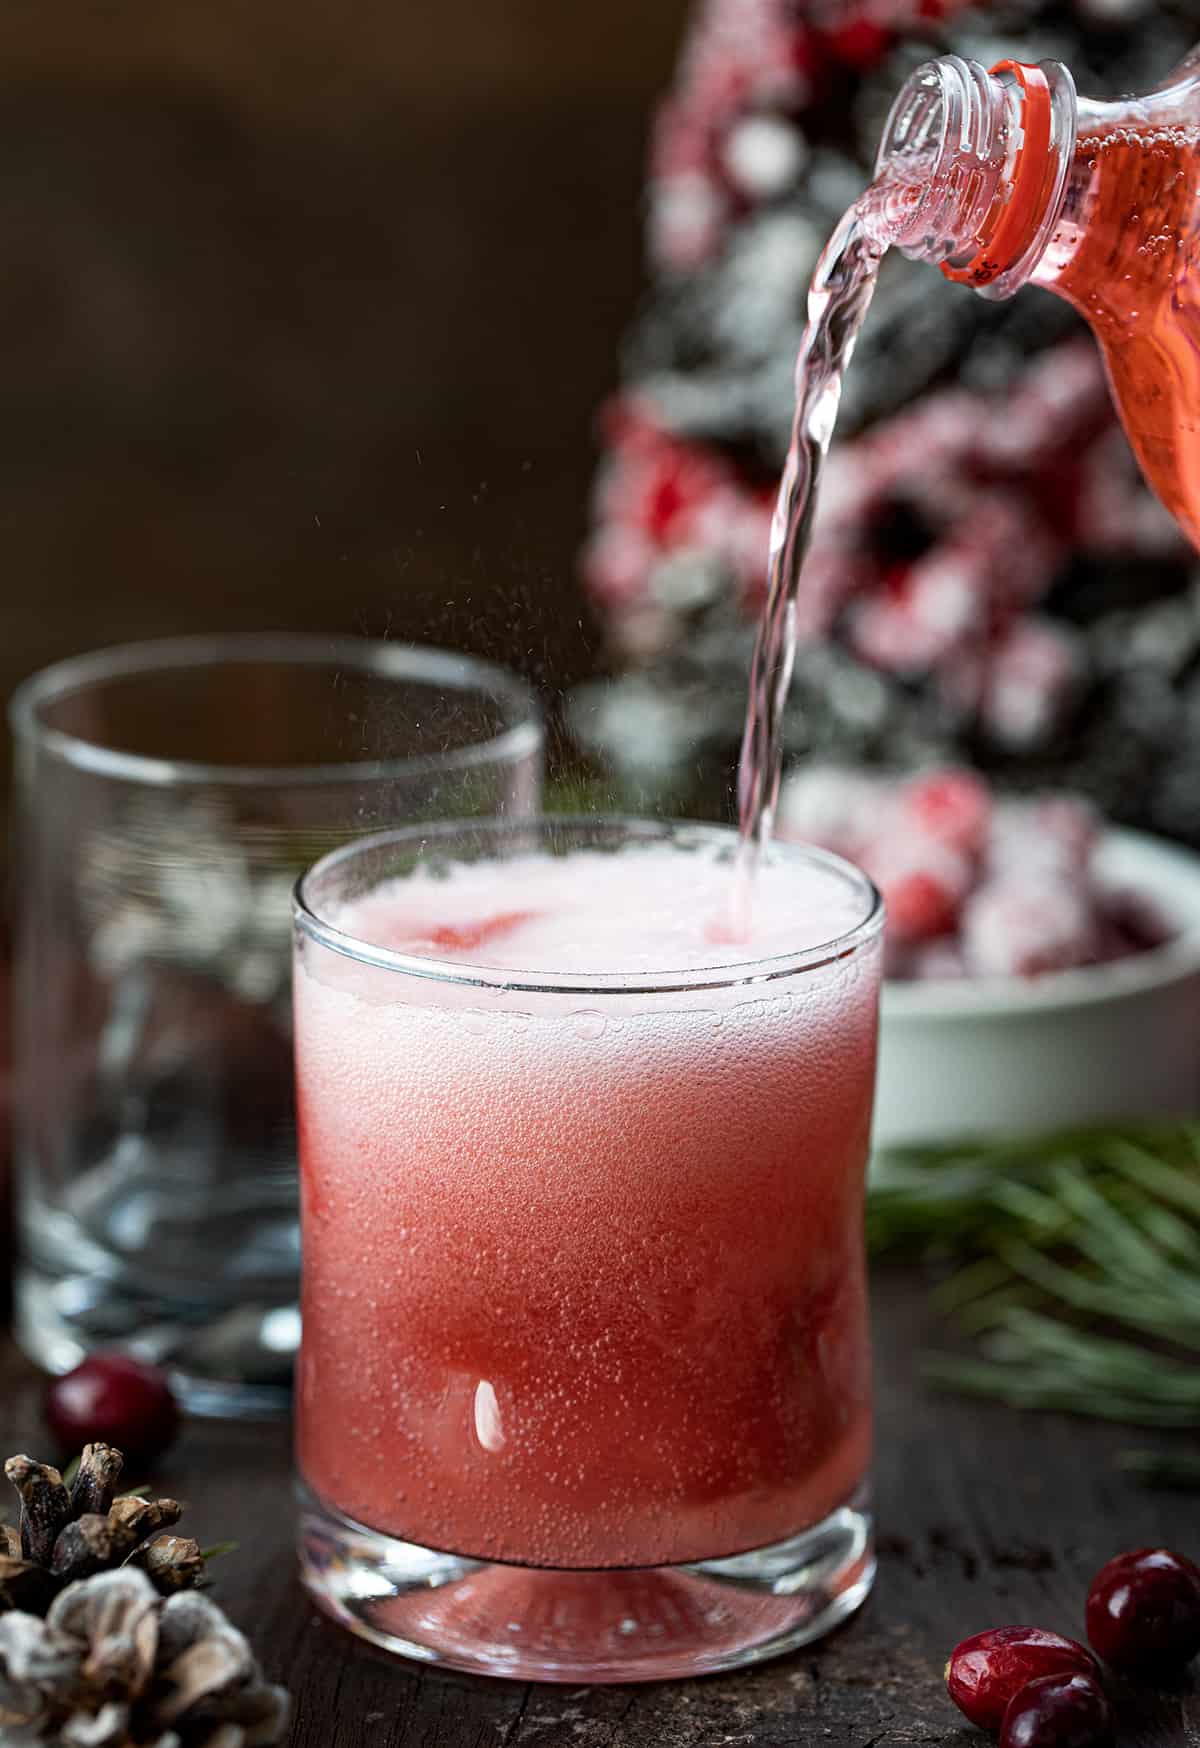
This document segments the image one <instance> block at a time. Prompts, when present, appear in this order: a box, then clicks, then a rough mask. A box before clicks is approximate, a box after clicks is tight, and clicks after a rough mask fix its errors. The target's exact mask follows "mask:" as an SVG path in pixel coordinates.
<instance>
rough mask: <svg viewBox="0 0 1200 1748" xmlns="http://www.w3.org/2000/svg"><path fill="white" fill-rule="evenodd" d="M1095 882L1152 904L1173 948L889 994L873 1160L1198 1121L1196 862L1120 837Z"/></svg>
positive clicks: (1199, 879) (1110, 844) (1101, 859)
mask: <svg viewBox="0 0 1200 1748" xmlns="http://www.w3.org/2000/svg"><path fill="white" fill-rule="evenodd" d="M1097 869H1098V872H1099V874H1100V877H1101V878H1102V879H1103V880H1104V881H1105V883H1106V884H1108V885H1111V886H1115V887H1130V888H1132V889H1135V890H1137V891H1139V892H1144V893H1145V894H1146V895H1147V896H1148V897H1150V898H1152V899H1154V900H1155V901H1156V902H1157V904H1158V906H1159V908H1160V909H1161V910H1162V911H1163V913H1164V914H1165V915H1166V917H1167V918H1168V919H1169V920H1170V921H1171V922H1172V923H1173V924H1174V926H1175V930H1176V933H1175V935H1174V937H1173V939H1172V940H1171V941H1170V942H1168V943H1167V945H1166V946H1163V947H1157V948H1154V949H1153V950H1152V951H1150V952H1146V953H1139V954H1136V955H1134V956H1133V957H1132V958H1129V959H1122V960H1119V961H1118V962H1117V963H1115V964H1112V965H1097V966H1090V967H1088V968H1087V969H1085V970H1081V971H1063V972H1058V973H1056V974H1053V975H1049V976H1046V977H1044V978H1040V979H1037V980H1031V981H1029V982H1023V981H1021V980H1019V979H1016V978H1003V979H992V978H989V979H974V980H970V979H964V980H963V981H962V982H945V983H887V984H885V986H884V992H883V1005H882V1014H881V1030H880V1045H879V1089H878V1094H877V1097H876V1102H875V1143H874V1144H875V1147H876V1149H877V1150H883V1149H886V1148H888V1147H898V1146H907V1145H911V1144H914V1143H920V1142H942V1141H954V1140H958V1139H960V1138H962V1137H966V1136H988V1135H1030V1134H1036V1133H1038V1132H1039V1131H1046V1130H1051V1129H1058V1128H1071V1127H1073V1126H1075V1125H1077V1124H1090V1123H1104V1122H1111V1121H1115V1120H1121V1119H1124V1118H1145V1117H1165V1116H1184V1115H1188V1114H1191V1113H1193V1112H1194V1111H1196V1110H1197V1108H1200V856H1197V855H1195V854H1193V853H1192V852H1191V851H1190V850H1184V849H1180V848H1179V847H1178V846H1177V845H1174V844H1168V843H1165V842H1163V841H1162V840H1161V839H1158V838H1152V837H1146V836H1143V835H1142V834H1140V833H1136V832H1116V831H1114V832H1110V833H1109V834H1108V836H1107V837H1106V838H1105V840H1104V843H1103V844H1102V846H1101V847H1100V849H1099V850H1098V851H1097Z"/></svg>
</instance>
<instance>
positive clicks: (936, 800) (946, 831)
mask: <svg viewBox="0 0 1200 1748" xmlns="http://www.w3.org/2000/svg"><path fill="white" fill-rule="evenodd" d="M901 809H902V812H903V816H904V818H905V819H906V820H909V819H911V820H912V822H913V824H914V825H915V826H916V827H917V828H918V829H919V830H920V831H923V832H925V833H927V835H928V836H929V837H931V838H937V839H939V841H941V842H942V843H947V844H950V845H951V846H952V847H953V848H954V849H956V850H961V851H962V852H963V854H964V855H967V856H977V855H979V854H980V852H981V851H982V850H983V847H984V845H985V844H986V842H987V835H988V825H989V822H990V819H991V811H992V802H991V796H990V795H989V794H988V791H987V785H986V784H985V783H984V782H983V781H982V779H981V778H979V777H977V776H976V775H975V773H974V772H973V771H931V772H930V773H929V774H928V775H927V776H924V777H917V778H916V779H914V781H913V782H912V783H910V784H909V785H908V788H907V789H906V791H905V793H904V795H903V797H902V800H901Z"/></svg>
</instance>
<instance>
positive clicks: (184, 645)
mask: <svg viewBox="0 0 1200 1748" xmlns="http://www.w3.org/2000/svg"><path fill="white" fill-rule="evenodd" d="M271 660H274V661H276V662H278V663H279V664H280V665H281V666H284V667H288V666H292V667H321V666H325V665H329V664H333V665H339V664H340V665H342V666H344V667H348V668H349V667H353V668H356V669H357V670H358V671H359V672H360V673H364V674H374V675H378V676H379V677H381V678H383V679H394V680H414V681H425V682H428V683H430V684H433V685H438V686H441V687H443V688H446V689H450V690H454V691H463V692H465V691H477V692H482V693H489V694H491V695H493V696H494V697H496V698H497V699H500V700H502V701H504V702H505V703H507V704H510V705H511V706H512V707H513V709H514V713H515V714H516V716H517V719H516V720H515V721H513V722H511V723H510V724H509V725H508V726H507V727H506V728H503V729H501V730H500V731H499V732H498V733H496V734H493V735H489V736H488V737H487V738H486V739H485V740H478V741H471V742H469V743H468V744H467V745H466V746H462V747H455V748H454V749H452V750H451V751H448V752H439V753H413V754H409V755H406V756H405V757H403V758H394V759H357V758H347V759H337V760H332V761H329V762H326V763H321V764H300V765H224V764H220V763H215V762H209V761H207V760H199V759H158V758H154V757H153V756H152V755H151V754H148V753H135V752H128V751H125V750H123V749H121V748H119V747H111V746H106V745H104V743H103V742H102V741H98V740H89V739H88V738H87V736H86V735H79V734H73V733H71V732H70V731H69V730H67V729H60V728H51V727H50V726H49V725H48V724H47V723H45V722H44V721H43V720H42V717H41V714H40V713H41V712H42V711H43V710H44V709H45V708H46V706H47V705H49V704H51V703H54V702H57V700H59V699H60V698H63V697H66V696H67V695H68V694H70V693H71V692H77V691H82V690H83V689H84V688H86V687H87V686H91V685H96V684H98V683H100V682H102V681H105V680H120V679H130V678H136V677H139V676H143V675H149V674H152V673H155V672H159V673H162V672H169V671H170V670H171V669H172V668H190V669H197V668H204V667H237V666H239V665H242V664H246V665H249V664H250V663H253V662H266V661H271ZM8 720H9V726H10V729H11V731H12V734H13V737H14V739H17V740H23V741H28V742H30V743H33V744H36V745H37V746H38V747H39V748H41V749H43V750H45V751H46V752H49V753H51V754H53V755H54V756H55V757H56V758H58V759H61V760H62V762H63V763H64V764H68V765H71V766H74V767H75V769H77V770H80V771H89V772H92V773H94V774H95V775H97V776H102V777H114V778H123V779H125V780H126V781H128V782H131V783H141V784H145V785H160V786H166V785H178V786H183V785H197V786H199V785H225V786H230V785H233V786H246V787H252V786H259V787H261V786H264V785H268V784H279V785H284V784H291V785H297V786H305V785H316V784H322V783H338V782H345V781H346V780H347V777H348V775H349V774H350V773H354V772H357V773H358V774H359V775H360V776H363V775H366V774H369V775H370V777H371V779H372V780H374V781H385V780H387V779H390V778H398V777H407V776H419V775H424V774H426V773H430V772H435V771H455V770H469V769H471V768H473V767H474V766H477V765H487V764H491V763H493V762H498V761H502V760H505V759H513V760H515V759H518V758H522V757H525V756H527V755H528V754H530V753H534V752H536V751H537V749H538V747H539V746H540V745H541V741H542V708H541V705H540V703H539V702H538V698H537V694H536V693H535V692H534V689H533V687H532V686H531V685H529V683H528V682H527V681H525V680H523V679H522V678H521V677H520V675H518V674H514V673H512V672H511V671H510V670H509V669H507V668H505V667H502V666H501V665H500V664H499V663H497V662H491V661H487V660H485V659H484V658H483V657H480V656H473V655H460V654H458V653H457V652H456V651H454V650H448V649H443V648H442V647H441V646H440V645H438V644H425V643H390V642H387V641H386V640H385V639H383V638H369V637H347V636H334V637H325V636H323V635H322V634H321V633H320V632H308V631H298V632H297V631H289V632H274V631H232V632H201V633H195V634H190V635H187V636H182V637H161V638H146V639H140V640H137V641H135V642H131V643H121V644H113V645H110V646H108V647H106V648H104V649H97V650H89V651H87V652H86V653H85V654H83V655H75V656H66V657H65V658H64V659H63V660H62V661H57V662H52V663H50V665H49V666H48V667H44V668H40V669H38V670H37V672H36V673H33V674H30V675H29V676H28V677H27V678H26V679H24V680H22V681H21V682H20V684H19V685H18V686H17V687H16V689H15V691H14V692H13V694H12V696H11V697H10V699H9V701H8Z"/></svg>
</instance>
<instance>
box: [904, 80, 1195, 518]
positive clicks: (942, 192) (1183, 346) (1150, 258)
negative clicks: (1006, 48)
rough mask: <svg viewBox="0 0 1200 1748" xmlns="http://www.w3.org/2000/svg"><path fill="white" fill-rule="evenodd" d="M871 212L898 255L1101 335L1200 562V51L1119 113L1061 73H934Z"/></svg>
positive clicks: (1162, 492)
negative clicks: (1057, 304) (1080, 319)
mask: <svg viewBox="0 0 1200 1748" xmlns="http://www.w3.org/2000/svg"><path fill="white" fill-rule="evenodd" d="M869 211H870V218H871V222H872V227H873V228H874V227H875V226H878V232H879V234H880V239H881V241H886V242H887V243H889V244H891V245H893V246H895V247H897V248H899V249H900V250H901V251H902V253H904V254H905V255H907V256H909V257H910V258H911V259H914V260H921V261H929V262H933V263H936V264H937V265H939V266H940V267H941V270H942V272H943V273H944V274H945V275H946V276H947V277H948V278H950V279H954V280H958V281H960V282H961V283H963V284H965V285H971V286H974V287H975V289H976V290H977V291H979V292H980V293H981V294H982V295H983V296H985V297H1008V296H1011V294H1012V293H1013V292H1015V291H1016V290H1018V289H1019V288H1020V287H1021V286H1023V285H1027V284H1028V285H1040V286H1044V287H1045V288H1046V290H1048V291H1053V292H1056V293H1057V294H1058V296H1059V297H1063V298H1065V299H1066V300H1067V302H1068V303H1070V304H1072V305H1073V306H1074V307H1075V308H1076V309H1077V310H1078V311H1079V312H1080V314H1081V315H1083V316H1084V317H1085V318H1086V320H1087V321H1088V323H1089V324H1090V326H1091V328H1092V331H1093V333H1094V334H1095V335H1096V338H1097V339H1098V341H1099V343H1100V346H1101V349H1102V351H1103V353H1104V358H1105V361H1106V363H1107V366H1108V373H1109V379H1110V382H1111V384H1112V390H1113V396H1114V399H1115V401H1116V405H1117V409H1118V411H1119V413H1120V415H1121V419H1122V421H1123V423H1124V426H1125V429H1126V431H1127V433H1128V435H1129V439H1130V442H1131V443H1132V445H1133V448H1134V451H1135V453H1136V455H1137V458H1138V461H1139V462H1140V464H1141V467H1142V470H1143V472H1144V473H1145V475H1146V478H1147V479H1148V480H1149V482H1150V484H1151V486H1152V487H1153V488H1154V490H1155V491H1156V492H1157V494H1158V496H1159V498H1160V499H1161V500H1162V502H1163V503H1164V504H1165V505H1166V507H1167V509H1168V510H1170V511H1171V512H1172V514H1173V515H1174V516H1175V517H1176V519H1177V520H1178V521H1179V523H1180V524H1181V526H1182V527H1183V529H1184V530H1185V532H1186V533H1187V534H1188V536H1189V537H1190V539H1191V540H1192V542H1193V544H1195V545H1196V546H1198V547H1200V48H1197V49H1196V50H1193V52H1192V53H1191V54H1190V55H1189V56H1188V57H1187V58H1186V60H1185V61H1184V62H1183V63H1182V65H1180V66H1179V67H1178V68H1177V69H1176V70H1175V71H1174V72H1173V73H1172V74H1171V75H1170V76H1169V78H1167V79H1166V80H1165V81H1164V82H1163V83H1162V84H1161V85H1160V86H1159V87H1158V88H1157V89H1156V90H1154V91H1150V92H1147V93H1145V94H1144V95H1142V96H1138V97H1123V98H1119V99H1117V100H1116V101H1113V102H1098V101H1095V100H1094V99H1091V98H1085V97H1080V96H1078V95H1077V93H1076V90H1075V84H1074V81H1073V79H1072V77H1071V74H1070V72H1069V71H1068V70H1067V68H1066V67H1064V66H1062V65H1061V64H1059V63H1058V62H1055V61H1044V62H1042V63H1040V64H1039V65H1037V66H1033V65H1026V64H1022V63H1018V62H1014V61H1002V62H1000V63H999V64H998V65H997V66H995V67H993V68H992V69H991V70H990V71H988V70H987V69H986V68H984V67H982V66H981V65H979V63H977V62H973V61H965V60H962V59H960V58H959V57H958V56H957V55H946V56H943V57H941V58H940V59H938V60H936V61H930V62H927V63H926V64H925V65H924V66H922V67H920V68H918V69H917V71H916V72H915V73H914V74H913V75H912V76H911V78H910V79H909V80H908V82H907V84H906V85H905V86H904V88H903V90H902V91H901V92H900V95H899V96H898V98H897V99H896V102H895V104H894V105H893V108H892V112H891V115H890V117H889V119H888V122H887V125H886V128H885V130H884V137H883V141H882V144H881V146H880V151H879V160H878V164H877V173H876V180H875V183H874V184H873V186H872V190H871V194H870V196H869Z"/></svg>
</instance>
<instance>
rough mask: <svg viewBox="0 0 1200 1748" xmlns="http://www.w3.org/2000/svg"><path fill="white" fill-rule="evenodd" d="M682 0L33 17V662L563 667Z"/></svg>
mask: <svg viewBox="0 0 1200 1748" xmlns="http://www.w3.org/2000/svg"><path fill="white" fill-rule="evenodd" d="M684 11H685V8H684V4H683V0H654V4H652V5H650V6H647V5H645V4H642V3H640V0H607V3H606V4H605V5H604V7H603V8H592V7H580V6H572V5H564V4H563V3H562V0H438V3H437V4H429V3H427V0H398V3H393V4H390V5H384V4H371V3H370V0H351V3H350V4H348V5H346V4H343V5H340V6H336V7H332V6H325V5H315V4H305V5H301V6H299V7H297V6H296V5H294V4H288V5H284V4H283V3H282V0H255V3H254V4H253V5H250V6H247V5H244V4H242V3H241V0H236V3H235V0H210V3H209V4H207V5H205V6H195V5H185V4H182V3H181V0H161V3H159V4H157V5H148V4H141V5H137V4H132V3H126V4H115V5H105V4H97V3H89V0H60V3H59V4H56V5H53V6H33V5H20V6H16V7H10V8H8V9H7V14H6V17H5V21H4V24H3V27H2V29H0V79H2V80H3V104H2V106H0V235H2V236H3V238H4V266H3V273H2V276H0V446H2V448H0V454H2V457H3V465H2V469H0V527H2V529H3V542H4V559H5V563H4V579H5V580H4V585H3V586H4V607H3V611H4V623H5V636H4V638H3V640H2V641H0V664H2V667H0V681H2V683H3V690H4V692H5V693H6V694H7V692H8V691H10V690H11V688H12V686H13V684H14V683H15V682H16V681H17V680H18V679H19V678H20V677H21V676H22V675H24V674H25V673H27V672H29V671H30V670H32V669H33V668H35V667H38V666H40V665H42V664H43V663H45V662H47V661H49V660H51V659H53V658H55V657H58V656H61V655H64V654H67V653H69V652H72V651H77V650H82V649H86V648H89V647H94V646H98V645H102V644H106V643H112V642H116V641H119V640H122V639H126V638H132V637H141V636H151V635H160V634H165V633H171V632H177V631H178V632H182V631H194V630H203V629H209V628H213V629H232V628H267V629H269V628H278V627H288V628H312V629H318V630H328V631H331V632H344V631H352V632H353V631H357V632H367V633H372V634H383V633H386V634H389V635H391V636H394V637H397V638H408V637H414V638H430V639H436V640H438V641H441V642H445V643H450V644H454V645H458V646H460V647H463V648H468V649H473V650H479V651H487V652H490V653H492V654H494V655H496V656H497V657H499V659H501V660H505V661H508V662H511V663H512V664H513V665H515V666H516V667H518V668H520V669H522V670H523V671H525V672H526V673H528V674H530V675H532V676H534V677H535V678H537V679H539V680H542V681H544V682H546V681H548V682H550V683H552V684H554V685H565V684H568V683H570V682H572V681H574V680H576V679H578V678H579V677H580V676H581V675H583V674H585V673H587V672H588V671H589V670H590V668H591V667H592V666H593V664H594V662H595V660H596V659H597V652H598V650H599V647H600V639H599V636H598V635H597V634H596V633H595V631H594V629H593V627H592V626H591V624H590V622H589V620H588V618H587V608H586V606H585V604H584V603H583V600H582V597H581V595H580V593H579V591H578V588H577V586H576V583H575V578H574V565H575V553H576V549H577V547H578V543H579V540H580V536H581V533H582V530H583V527H584V524H585V519H586V518H585V500H586V494H587V488H588V480H589V475H590V472H591V469H592V466H593V435H592V431H593V419H594V413H595V409H596V405H597V402H598V401H599V400H600V399H601V398H602V397H603V395H604V394H605V393H606V392H607V390H608V389H609V387H610V385H611V384H612V381H613V378H614V372H615V360H616V351H617V347H618V343H619V337H620V334H621V331H622V329H623V328H624V327H625V325H626V324H627V322H628V319H629V315H630V311H631V308H632V306H633V304H634V302H635V299H636V296H637V293H638V287H639V279H640V274H641V264H640V238H639V211H640V202H641V182H642V152H643V147H644V140H645V133H646V128H647V125H648V122H649V115H650V105H651V100H652V98H653V97H654V95H655V93H656V92H658V91H659V90H660V89H661V88H662V87H663V86H664V84H665V83H666V82H667V80H668V78H669V76H670V72H671V66H672V61H673V58H674V54H675V50H676V46H677V41H678V38H679V35H680V33H681V30H682V25H683V18H684Z"/></svg>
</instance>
